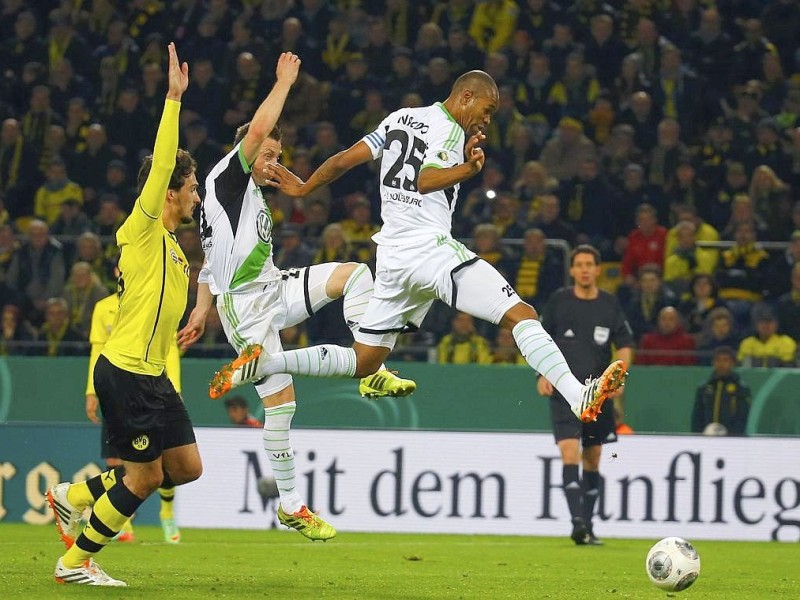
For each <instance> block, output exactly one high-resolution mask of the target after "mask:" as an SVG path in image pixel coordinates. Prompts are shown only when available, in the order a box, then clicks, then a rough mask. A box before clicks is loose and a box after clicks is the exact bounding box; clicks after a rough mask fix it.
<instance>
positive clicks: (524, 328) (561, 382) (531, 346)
mask: <svg viewBox="0 0 800 600" xmlns="http://www.w3.org/2000/svg"><path fill="white" fill-rule="evenodd" d="M511 333H512V334H513V335H514V340H515V341H516V342H517V346H518V347H519V350H520V352H522V356H524V357H525V360H526V361H528V364H529V365H530V366H531V367H532V368H533V369H534V370H535V371H536V372H538V373H539V374H540V375H541V376H542V377H544V378H546V379H547V381H549V382H550V383H552V384H553V387H554V388H556V389H557V390H558V391H559V392H561V395H562V396H564V398H566V400H567V402H569V404H570V406H573V405H575V404H577V403H579V402H580V401H581V389H582V388H583V385H582V384H581V382H580V381H578V380H577V379H576V378H575V376H574V375H573V374H572V371H570V368H569V365H568V364H567V360H566V359H565V358H564V355H563V354H561V350H559V348H558V346H556V343H555V342H554V341H553V338H551V337H550V335H549V334H548V333H547V332H546V331H545V330H544V327H542V324H541V323H540V322H539V321H537V320H535V319H526V320H524V321H520V322H519V323H517V324H516V325H515V326H514V329H512V330H511Z"/></svg>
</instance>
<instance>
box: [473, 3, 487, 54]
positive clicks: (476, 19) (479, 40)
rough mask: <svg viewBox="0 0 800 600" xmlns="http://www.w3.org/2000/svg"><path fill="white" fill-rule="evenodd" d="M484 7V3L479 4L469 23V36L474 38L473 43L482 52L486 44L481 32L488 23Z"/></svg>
mask: <svg viewBox="0 0 800 600" xmlns="http://www.w3.org/2000/svg"><path fill="white" fill-rule="evenodd" d="M485 9H486V5H485V4H482V5H479V6H478V7H477V8H476V9H475V12H474V13H473V14H472V21H471V22H470V24H469V35H470V37H471V38H472V39H473V40H474V42H475V45H476V46H477V47H478V48H480V49H481V50H483V51H484V52H485V51H486V46H487V44H486V40H485V39H483V32H484V30H485V29H486V27H487V25H488V23H487V19H486V10H485Z"/></svg>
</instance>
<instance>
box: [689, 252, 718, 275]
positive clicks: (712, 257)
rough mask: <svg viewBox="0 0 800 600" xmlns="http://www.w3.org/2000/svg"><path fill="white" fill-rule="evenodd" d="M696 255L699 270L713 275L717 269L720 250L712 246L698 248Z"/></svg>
mask: <svg viewBox="0 0 800 600" xmlns="http://www.w3.org/2000/svg"><path fill="white" fill-rule="evenodd" d="M695 256H696V257H697V272H698V273H705V274H707V275H713V274H714V271H716V269H717V260H719V252H718V251H717V250H714V249H712V248H698V249H697V253H696V254H695Z"/></svg>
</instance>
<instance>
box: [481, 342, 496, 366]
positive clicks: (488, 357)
mask: <svg viewBox="0 0 800 600" xmlns="http://www.w3.org/2000/svg"><path fill="white" fill-rule="evenodd" d="M492 362H494V361H493V360H492V351H491V350H490V349H489V342H487V341H486V339H485V338H480V339H479V340H478V364H481V365H490V364H492Z"/></svg>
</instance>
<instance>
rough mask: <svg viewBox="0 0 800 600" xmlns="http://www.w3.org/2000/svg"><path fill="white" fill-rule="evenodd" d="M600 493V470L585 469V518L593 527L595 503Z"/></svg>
mask: <svg viewBox="0 0 800 600" xmlns="http://www.w3.org/2000/svg"><path fill="white" fill-rule="evenodd" d="M599 495H600V472H599V471H584V472H583V518H584V519H585V520H586V525H587V526H588V527H590V528H591V525H592V514H593V513H594V505H595V504H596V503H597V497H598V496H599Z"/></svg>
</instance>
